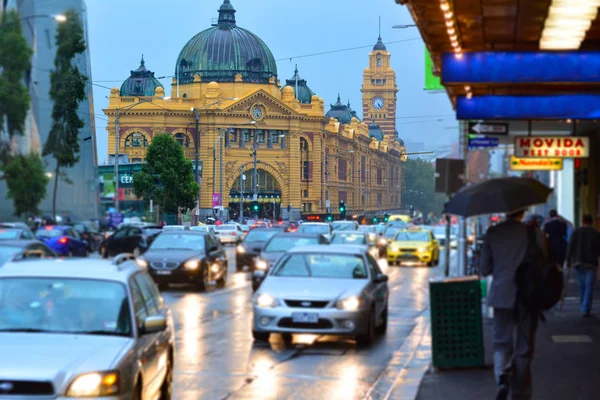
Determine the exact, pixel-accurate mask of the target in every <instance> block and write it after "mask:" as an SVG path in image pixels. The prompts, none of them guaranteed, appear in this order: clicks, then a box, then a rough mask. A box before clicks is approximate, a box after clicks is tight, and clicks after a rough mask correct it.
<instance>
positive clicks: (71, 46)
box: [44, 10, 88, 217]
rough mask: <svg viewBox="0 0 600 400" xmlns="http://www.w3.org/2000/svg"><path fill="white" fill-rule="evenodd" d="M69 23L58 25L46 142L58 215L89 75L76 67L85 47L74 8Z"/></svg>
mask: <svg viewBox="0 0 600 400" xmlns="http://www.w3.org/2000/svg"><path fill="white" fill-rule="evenodd" d="M65 17H66V18H67V20H66V22H63V23H61V24H60V25H59V26H58V29H57V33H56V46H57V49H56V58H55V59H54V70H53V71H52V73H51V74H50V98H51V99H52V100H53V101H54V105H53V107H52V127H51V129H50V134H49V135H48V140H47V141H46V144H45V145H44V155H51V156H52V157H53V158H54V159H55V160H56V170H55V174H54V194H53V200H52V212H53V214H54V216H55V217H56V194H57V190H58V180H59V177H60V176H61V171H60V170H61V168H64V167H72V166H73V165H75V164H76V163H77V162H78V161H79V130H80V129H81V128H83V127H84V125H85V124H84V121H83V120H82V119H81V118H79V114H78V108H79V103H81V102H82V101H83V100H84V99H85V96H86V92H85V85H86V82H87V79H88V78H87V77H86V76H85V75H83V74H82V73H81V72H80V71H79V68H78V67H77V65H76V63H75V62H74V61H75V57H76V56H77V55H78V54H81V53H83V52H84V51H85V50H86V48H87V47H86V43H85V38H84V33H83V26H82V22H81V19H80V17H79V14H77V12H76V11H74V10H69V11H67V12H66V13H65Z"/></svg>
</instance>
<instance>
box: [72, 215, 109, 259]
mask: <svg viewBox="0 0 600 400" xmlns="http://www.w3.org/2000/svg"><path fill="white" fill-rule="evenodd" d="M68 225H71V226H72V227H73V228H75V230H76V231H77V233H79V236H81V238H82V239H83V240H85V241H86V242H88V250H89V251H90V252H94V251H96V250H98V248H99V247H100V243H102V241H103V240H104V237H105V236H104V235H103V234H102V233H100V228H99V227H98V224H96V223H95V222H93V221H80V222H75V223H71V224H68Z"/></svg>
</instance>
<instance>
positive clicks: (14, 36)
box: [0, 10, 33, 166]
mask: <svg viewBox="0 0 600 400" xmlns="http://www.w3.org/2000/svg"><path fill="white" fill-rule="evenodd" d="M0 49H1V50H0V142H1V143H0V145H1V153H2V155H1V159H0V166H1V165H3V164H5V163H7V162H9V161H10V160H9V159H10V140H11V139H12V138H13V136H16V135H20V136H22V135H23V134H24V133H25V120H26V118H27V112H28V111H29V101H30V97H29V91H28V90H27V88H26V87H25V85H24V84H23V79H24V78H25V74H26V73H27V71H29V70H30V69H31V55H32V54H33V52H32V50H31V48H30V47H29V44H28V43H27V40H26V39H25V37H24V36H23V31H22V27H21V21H20V19H19V13H18V12H16V11H14V10H9V11H6V12H4V13H2V14H1V16H0Z"/></svg>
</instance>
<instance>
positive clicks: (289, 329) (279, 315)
mask: <svg viewBox="0 0 600 400" xmlns="http://www.w3.org/2000/svg"><path fill="white" fill-rule="evenodd" d="M254 274H256V275H261V274H262V275H264V274H265V272H263V271H255V272H254ZM387 282H388V277H387V275H385V274H383V272H381V269H380V268H379V266H378V265H377V261H376V260H375V258H373V256H371V255H370V254H369V253H368V251H367V249H366V247H365V246H344V245H329V246H304V247H297V248H294V249H291V250H289V251H288V252H287V253H286V254H285V255H284V256H282V257H281V258H280V259H279V260H278V261H277V262H276V263H275V265H274V266H273V268H272V269H271V270H270V271H269V272H268V273H267V274H266V277H265V279H264V282H263V284H262V285H261V287H260V289H259V290H258V291H257V292H256V293H255V295H254V296H253V300H252V309H253V314H254V315H253V319H252V336H253V337H254V339H255V340H257V341H266V340H269V336H270V335H271V334H272V333H280V334H283V335H284V339H286V338H289V336H290V335H291V334H294V333H306V334H317V335H343V336H353V337H355V338H356V340H357V343H358V344H359V345H361V346H362V345H369V344H371V343H373V341H374V340H375V336H376V333H377V332H379V333H382V334H383V333H385V331H386V330H387V324H388V302H389V289H388V284H387Z"/></svg>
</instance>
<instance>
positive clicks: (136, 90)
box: [119, 55, 163, 97]
mask: <svg viewBox="0 0 600 400" xmlns="http://www.w3.org/2000/svg"><path fill="white" fill-rule="evenodd" d="M157 87H163V85H162V84H161V83H160V82H159V80H158V79H156V78H155V77H154V72H151V71H150V70H148V69H146V63H145V62H144V56H143V55H142V61H141V62H140V66H139V68H138V69H136V70H135V71H131V75H130V76H129V78H127V79H126V80H125V82H123V84H122V85H121V90H120V93H119V94H120V95H121V96H136V97H152V96H154V91H155V90H156V88H157Z"/></svg>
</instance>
